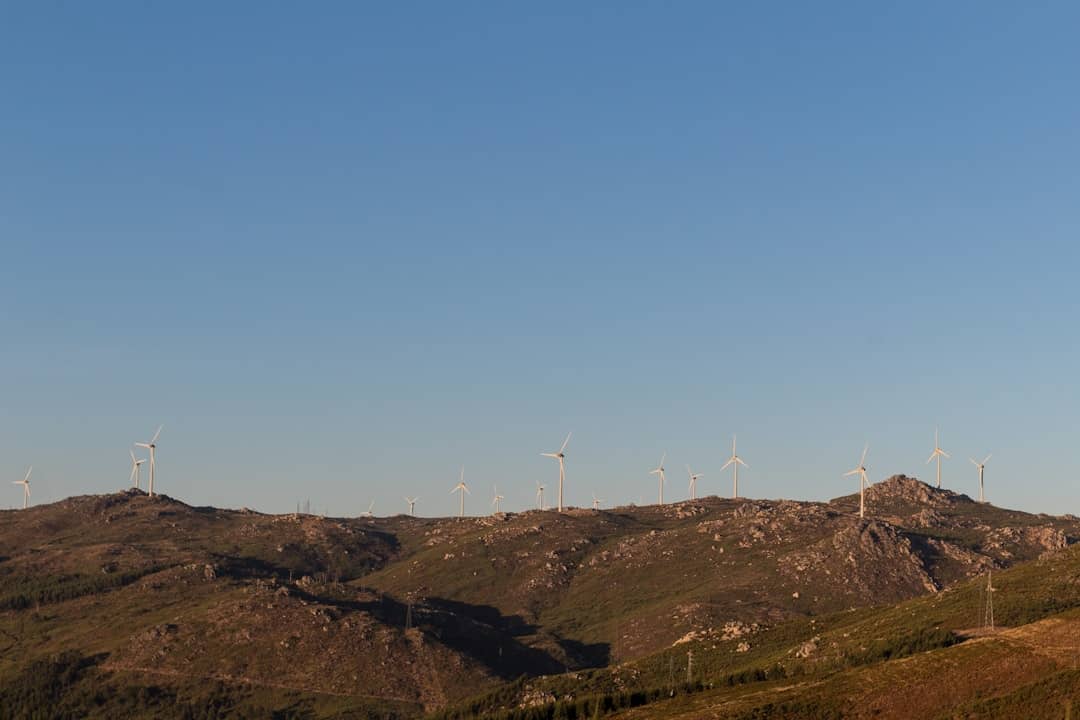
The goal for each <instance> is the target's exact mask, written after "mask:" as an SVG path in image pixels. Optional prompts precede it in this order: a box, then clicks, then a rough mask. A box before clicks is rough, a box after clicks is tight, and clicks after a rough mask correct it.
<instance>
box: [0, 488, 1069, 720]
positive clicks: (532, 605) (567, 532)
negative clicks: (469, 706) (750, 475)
mask: <svg viewBox="0 0 1080 720" xmlns="http://www.w3.org/2000/svg"><path fill="white" fill-rule="evenodd" d="M857 503H858V497H857V496H847V497H841V498H837V499H835V500H833V501H831V502H828V503H803V502H792V501H765V500H737V501H733V500H725V499H720V498H715V497H710V498H704V499H700V500H696V501H687V502H682V503H677V504H671V505H666V506H649V507H622V508H615V509H613V510H607V511H592V510H571V511H568V512H565V513H562V514H560V513H556V512H553V511H546V512H539V511H532V512H526V513H517V514H511V513H506V514H500V515H497V516H490V517H482V518H466V519H464V520H458V519H422V518H409V517H404V516H397V517H392V518H352V519H344V518H320V517H315V516H309V515H283V516H271V515H263V514H259V513H255V512H251V511H228V510H218V509H214V508H198V507H191V506H189V505H186V504H184V503H181V502H178V501H176V500H172V499H169V498H167V497H156V498H153V499H151V498H148V497H146V496H145V495H144V494H142V493H139V492H125V493H118V494H115V495H108V496H89V497H78V498H71V499H68V500H65V501H63V502H60V503H56V504H53V505H47V506H39V507H33V508H31V509H29V510H26V511H5V512H0V681H2V683H0V685H2V686H3V687H5V688H7V689H6V690H4V691H0V705H3V701H4V700H5V699H6V700H7V702H8V703H9V706H12V705H10V704H11V703H20V702H21V703H23V704H24V705H26V704H27V703H29V704H30V705H32V704H34V702H35V701H34V699H33V698H38V699H39V700H40V699H41V698H47V697H51V696H50V693H53V694H55V695H56V696H57V697H58V698H59V697H62V698H63V703H68V704H70V705H72V708H71V713H72V716H73V717H82V716H86V715H94V714H95V713H97V716H100V717H124V716H125V715H130V716H138V715H140V714H143V715H145V714H147V713H150V714H155V713H156V714H157V715H158V716H162V717H171V716H175V717H186V716H191V717H216V716H219V715H220V716H226V715H228V716H242V715H243V714H244V713H250V714H251V716H252V717H264V716H266V713H267V712H270V711H271V710H274V711H277V712H279V713H282V714H281V716H282V717H289V716H290V714H292V715H295V716H297V717H368V716H371V717H399V718H408V717H418V716H420V715H422V714H424V713H430V712H435V711H438V710H440V709H443V708H447V707H458V706H460V704H461V702H462V701H464V700H465V699H466V698H468V697H471V696H477V695H480V696H486V697H493V696H497V695H498V694H499V693H500V692H504V690H503V689H505V688H510V687H512V686H515V684H514V683H513V682H512V681H514V680H515V679H516V678H519V677H521V676H526V677H540V676H548V677H561V678H564V680H565V679H566V678H574V677H584V676H581V675H580V673H582V672H585V673H587V674H589V676H590V677H593V676H595V677H596V678H601V677H606V678H608V679H609V680H610V678H611V677H612V675H611V673H616V674H618V671H619V668H622V669H623V672H624V675H625V674H626V673H631V674H630V675H627V676H626V677H629V678H633V677H636V678H637V680H632V679H631V680H626V682H629V683H630V684H631V685H633V684H634V683H635V682H636V683H638V684H641V683H645V682H646V680H647V679H648V678H650V677H653V676H655V674H656V670H655V668H653V669H649V668H650V667H652V666H651V665H650V663H655V662H661V664H662V661H661V660H657V658H665V657H674V656H673V655H672V653H673V652H676V651H677V652H679V653H682V652H684V648H687V647H691V646H697V645H701V644H702V643H709V644H711V645H714V646H716V647H720V648H725V649H726V650H725V652H728V653H729V654H730V655H731V657H733V658H736V659H738V660H739V661H742V660H749V659H752V658H755V657H756V656H757V653H758V652H759V650H760V649H761V647H760V643H759V641H758V638H763V637H766V636H768V635H769V634H770V633H772V634H773V636H778V635H777V634H778V633H780V634H782V632H786V631H785V630H783V629H784V628H793V627H800V628H801V627H804V626H805V624H806V623H811V622H813V623H816V622H818V619H821V621H822V622H824V619H825V618H828V617H832V616H835V615H836V614H837V613H846V612H850V611H851V610H852V609H859V608H869V607H872V606H885V605H891V604H894V603H898V602H901V601H904V600H908V599H911V598H916V597H920V596H926V595H932V596H937V595H939V594H940V593H941V591H943V590H946V589H948V588H952V587H956V586H960V585H963V583H964V582H965V581H966V580H967V579H968V578H971V577H973V576H976V575H980V574H982V573H984V572H985V571H986V570H987V569H990V568H996V569H999V570H1000V569H1004V568H1008V567H1010V566H1012V565H1014V564H1016V563H1022V562H1025V561H1030V560H1036V559H1038V558H1040V557H1044V556H1047V554H1051V553H1055V552H1057V551H1060V550H1061V549H1062V548H1065V547H1067V546H1068V545H1070V544H1071V543H1073V542H1074V541H1075V539H1076V538H1078V537H1080V520H1077V518H1075V517H1071V516H1066V517H1051V516H1044V515H1030V514H1026V513H1020V512H1015V511H1009V510H1003V509H1000V508H996V507H994V506H991V505H987V504H980V503H976V502H973V501H972V500H971V499H970V498H968V497H966V496H964V495H958V494H955V493H952V492H949V491H945V490H936V489H933V488H931V487H929V486H927V485H925V484H924V483H922V482H919V481H918V480H915V479H912V478H907V477H904V476H896V477H893V478H890V479H889V480H886V481H884V482H882V483H878V484H876V485H874V486H873V487H872V488H871V489H870V491H869V493H868V497H867V507H868V516H867V518H865V519H860V518H858V516H857ZM800 632H801V630H800ZM807 640H808V639H807ZM725 657H726V656H725ZM712 662H713V668H712V671H713V672H716V673H720V672H725V671H727V670H728V669H730V668H732V667H735V665H737V664H738V663H734V664H732V662H729V661H728V660H723V661H719V660H715V661H712ZM668 664H669V665H671V662H669V663H668ZM700 669H701V670H702V672H708V671H709V668H708V666H707V665H703V666H700ZM567 673H569V674H567ZM598 673H599V674H598ZM634 673H637V675H634ZM661 674H662V673H661ZM54 675H55V676H56V677H55V678H53V676H54ZM42 678H45V680H43V679H42ZM49 678H53V679H52V680H49ZM596 682H600V680H599V679H597V680H596ZM517 685H520V683H518V684H517ZM506 692H509V691H508V690H507V691H506ZM544 692H546V691H544ZM4 693H7V695H6V696H5V695H4ZM13 693H14V694H13ZM20 693H21V694H20ZM493 693H494V695H492V694H493ZM57 702H60V701H59V700H58V701H57ZM58 707H59V706H58ZM260 713H262V714H260Z"/></svg>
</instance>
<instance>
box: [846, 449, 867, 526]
mask: <svg viewBox="0 0 1080 720" xmlns="http://www.w3.org/2000/svg"><path fill="white" fill-rule="evenodd" d="M869 450H870V444H869V443H867V444H866V445H865V446H864V447H863V451H862V457H861V458H859V465H858V467H856V468H855V469H854V470H852V471H850V472H846V473H844V477H851V476H852V475H858V476H859V517H863V516H864V515H865V514H866V495H865V492H866V488H867V486H868V485H870V482H869V481H868V480H867V479H866V453H867V452H868V451H869Z"/></svg>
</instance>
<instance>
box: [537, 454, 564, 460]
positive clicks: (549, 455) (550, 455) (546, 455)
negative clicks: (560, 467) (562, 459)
mask: <svg viewBox="0 0 1080 720" xmlns="http://www.w3.org/2000/svg"><path fill="white" fill-rule="evenodd" d="M540 454H541V455H543V456H544V457H549V458H555V459H556V460H557V459H558V458H559V454H558V453H540Z"/></svg>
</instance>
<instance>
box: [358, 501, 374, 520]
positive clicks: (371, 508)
mask: <svg viewBox="0 0 1080 720" xmlns="http://www.w3.org/2000/svg"><path fill="white" fill-rule="evenodd" d="M374 511H375V501H374V500H372V501H371V504H370V505H368V508H367V510H365V511H364V512H362V513H360V517H375V512H374Z"/></svg>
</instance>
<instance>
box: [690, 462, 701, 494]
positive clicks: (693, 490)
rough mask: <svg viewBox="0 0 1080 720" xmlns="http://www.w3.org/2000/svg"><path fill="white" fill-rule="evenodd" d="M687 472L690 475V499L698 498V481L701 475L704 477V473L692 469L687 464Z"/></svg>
mask: <svg viewBox="0 0 1080 720" xmlns="http://www.w3.org/2000/svg"><path fill="white" fill-rule="evenodd" d="M686 474H687V475H689V476H690V499H691V500H697V481H698V478H699V477H703V473H695V472H694V471H693V470H691V469H690V466H689V465H687V466H686Z"/></svg>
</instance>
